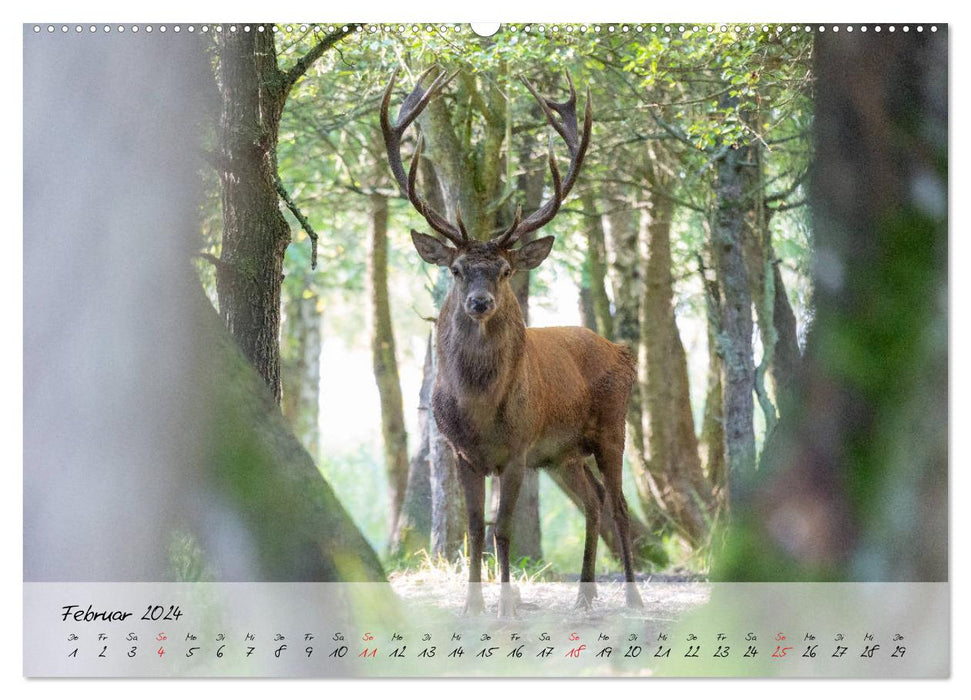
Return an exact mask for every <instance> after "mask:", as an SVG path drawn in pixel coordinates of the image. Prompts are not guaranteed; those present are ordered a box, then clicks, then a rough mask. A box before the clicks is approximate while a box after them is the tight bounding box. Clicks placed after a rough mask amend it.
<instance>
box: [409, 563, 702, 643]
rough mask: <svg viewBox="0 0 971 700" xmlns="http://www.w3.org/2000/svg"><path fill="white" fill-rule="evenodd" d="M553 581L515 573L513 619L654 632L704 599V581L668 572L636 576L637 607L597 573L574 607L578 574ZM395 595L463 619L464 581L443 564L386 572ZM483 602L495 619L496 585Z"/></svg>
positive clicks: (617, 580) (610, 578)
mask: <svg viewBox="0 0 971 700" xmlns="http://www.w3.org/2000/svg"><path fill="white" fill-rule="evenodd" d="M558 578H559V579H560V580H559V581H542V580H536V579H530V578H529V577H527V576H526V575H524V574H523V575H521V576H520V577H519V578H518V579H517V578H516V577H514V585H515V586H516V588H517V590H518V593H519V598H520V604H519V606H518V607H517V609H516V619H517V620H519V621H522V622H524V623H528V624H529V626H530V627H533V626H534V625H535V624H545V623H549V624H551V625H559V624H562V623H571V624H575V625H581V626H583V627H586V626H592V627H600V626H602V625H603V624H604V623H613V622H620V621H628V622H637V623H638V624H637V627H638V629H641V630H644V631H646V632H648V633H649V634H650V633H656V632H659V631H662V630H665V629H668V628H669V627H670V626H671V625H672V624H676V623H677V622H678V621H679V620H680V619H681V618H682V617H683V616H684V615H686V614H688V613H690V612H691V611H693V610H695V609H696V608H698V607H699V606H702V605H704V604H705V603H707V602H708V598H709V594H710V585H709V584H708V583H707V582H705V581H704V579H703V578H702V577H700V576H697V575H693V574H688V573H683V572H673V573H666V574H649V575H642V576H638V583H637V587H638V590H639V592H640V595H641V599H642V600H643V602H644V607H643V608H640V609H635V608H628V607H627V606H626V604H625V596H624V584H623V576H622V575H621V574H605V575H600V576H598V577H597V581H598V585H597V597H596V598H595V599H594V601H593V603H592V604H591V605H590V607H589V608H578V607H577V606H576V599H577V592H578V587H579V584H578V583H577V581H578V580H579V576H578V575H572V576H571V575H568V574H567V575H561V576H559V577H558ZM390 582H391V585H392V588H393V589H394V591H395V593H396V594H397V595H398V596H399V597H400V598H401V599H403V600H405V601H407V602H408V603H409V606H410V607H412V608H413V609H421V610H427V611H429V612H432V611H434V614H436V616H439V615H441V616H444V617H446V618H453V619H463V617H464V616H463V608H464V605H465V595H466V583H465V576H464V572H462V571H460V570H458V569H457V568H456V569H448V568H426V567H423V568H421V569H419V570H417V571H415V570H411V571H406V572H396V573H393V574H392V575H391V576H390ZM482 591H483V596H484V598H485V603H486V612H485V613H484V617H490V618H493V619H494V618H495V616H496V613H497V609H498V598H499V584H498V583H496V582H494V581H493V582H487V583H483V584H482Z"/></svg>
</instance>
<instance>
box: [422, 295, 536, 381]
mask: <svg viewBox="0 0 971 700" xmlns="http://www.w3.org/2000/svg"><path fill="white" fill-rule="evenodd" d="M497 301H498V306H497V309H496V312H495V313H494V314H493V315H492V316H491V317H490V318H489V320H488V321H486V322H484V323H480V322H477V321H475V320H473V319H471V318H469V316H468V315H467V314H466V313H465V311H463V310H462V305H461V303H460V302H459V300H458V299H456V298H455V295H454V294H450V295H449V296H448V298H447V299H446V300H445V303H444V304H443V305H442V309H441V314H440V315H439V322H438V355H439V372H443V371H444V373H445V377H446V379H447V380H448V381H449V382H451V383H455V384H456V385H457V386H458V387H461V389H463V390H464V391H467V392H471V393H480V394H484V393H488V394H490V395H492V394H494V393H495V392H496V391H498V392H499V393H500V394H504V393H505V391H506V390H507V389H508V388H509V386H510V384H511V380H512V379H513V377H514V376H515V370H516V369H517V367H518V366H519V363H520V362H521V361H522V358H523V353H524V351H525V346H526V324H525V321H524V320H523V314H522V311H521V310H520V308H519V302H518V301H517V300H516V295H515V294H513V292H512V290H511V289H510V288H508V286H507V287H506V288H505V289H504V290H503V291H502V293H501V294H500V296H499V299H498V300H497Z"/></svg>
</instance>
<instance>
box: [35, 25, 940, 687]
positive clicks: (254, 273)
mask: <svg viewBox="0 0 971 700" xmlns="http://www.w3.org/2000/svg"><path fill="white" fill-rule="evenodd" d="M322 19H327V18H326V17H323V18H322ZM631 19H632V20H633V19H636V18H633V17H632V18H631ZM643 19H645V20H646V19H649V17H644V18H643ZM23 58H24V63H23V65H24V80H23V85H24V90H23V117H24V121H23V124H24V127H23V140H24V161H23V162H24V172H23V191H24V216H23V224H24V231H23V245H24V247H23V250H24V263H23V265H24V269H23V273H24V308H23V316H24V335H23V356H24V365H23V368H24V369H23V371H24V440H23V444H24V454H23V476H24V500H23V503H24V582H23V602H24V620H23V625H24V632H23V635H24V640H23V641H24V654H23V673H24V675H25V676H28V677H37V678H52V677H114V678H119V677H139V678H146V677H148V678H176V677H178V678H182V677H222V678H235V677H246V678H249V677H287V678H289V677H300V678H335V677H346V678H369V677H426V678H437V677H475V678H481V677H508V676H516V677H644V678H649V677H779V678H946V677H948V676H949V675H950V672H951V668H950V654H951V650H950V638H951V622H950V595H951V593H950V584H949V559H948V542H949V539H948V538H949V528H948V502H949V501H948V436H949V430H948V425H949V420H948V419H949V413H948V399H949V394H948V225H947V223H948V218H947V217H948V26H947V25H946V24H943V23H912V24H834V23H823V24H820V23H812V24H806V23H796V24H792V23H788V24H779V23H766V24H761V23H754V24H753V23H732V22H715V23H710V24H693V23H677V22H674V23H671V22H666V23H652V22H649V21H640V20H637V21H631V22H627V23H624V22H617V23H588V24H569V23H556V22H552V23H551V22H546V23H543V22H537V23H502V24H494V25H484V24H472V25H470V24H455V23H427V22H422V23H412V22H405V23H394V22H385V23H378V24H372V23H334V22H326V21H323V22H307V23H290V24H287V23H279V24H278V23H272V22H271V23H250V24H246V23H209V24H204V23H195V24H191V23H190V24H186V23H183V24H176V23H168V24H129V23H122V24H115V23H111V24H105V23H81V24H78V23H27V24H25V25H24V26H23Z"/></svg>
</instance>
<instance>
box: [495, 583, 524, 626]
mask: <svg viewBox="0 0 971 700" xmlns="http://www.w3.org/2000/svg"><path fill="white" fill-rule="evenodd" d="M518 605H519V591H518V590H517V589H515V588H512V587H511V586H503V587H502V590H501V591H500V592H499V619H500V620H511V619H513V618H515V617H516V607H517V606H518Z"/></svg>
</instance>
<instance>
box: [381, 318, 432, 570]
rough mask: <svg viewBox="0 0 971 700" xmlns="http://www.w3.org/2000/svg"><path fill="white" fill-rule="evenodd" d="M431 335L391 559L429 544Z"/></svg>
mask: <svg viewBox="0 0 971 700" xmlns="http://www.w3.org/2000/svg"><path fill="white" fill-rule="evenodd" d="M434 382H435V375H434V373H433V372H432V334H431V333H429V334H428V342H427V344H426V346H425V363H424V366H423V368H422V375H421V389H420V390H419V392H418V449H417V450H416V451H415V454H414V456H412V458H411V461H410V462H409V463H408V485H407V487H406V488H405V498H404V501H403V502H402V504H401V512H400V514H399V516H398V522H397V524H396V525H395V529H394V532H393V533H392V535H391V544H390V547H389V549H390V553H391V557H392V559H403V558H405V557H409V556H411V555H413V554H414V553H415V552H418V551H421V550H425V551H428V550H429V547H430V539H429V538H430V536H431V525H432V520H431V513H432V487H431V481H430V474H429V464H430V455H429V442H428V439H429V435H428V424H429V421H430V419H431V413H432V409H431V402H432V385H433V384H434Z"/></svg>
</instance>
